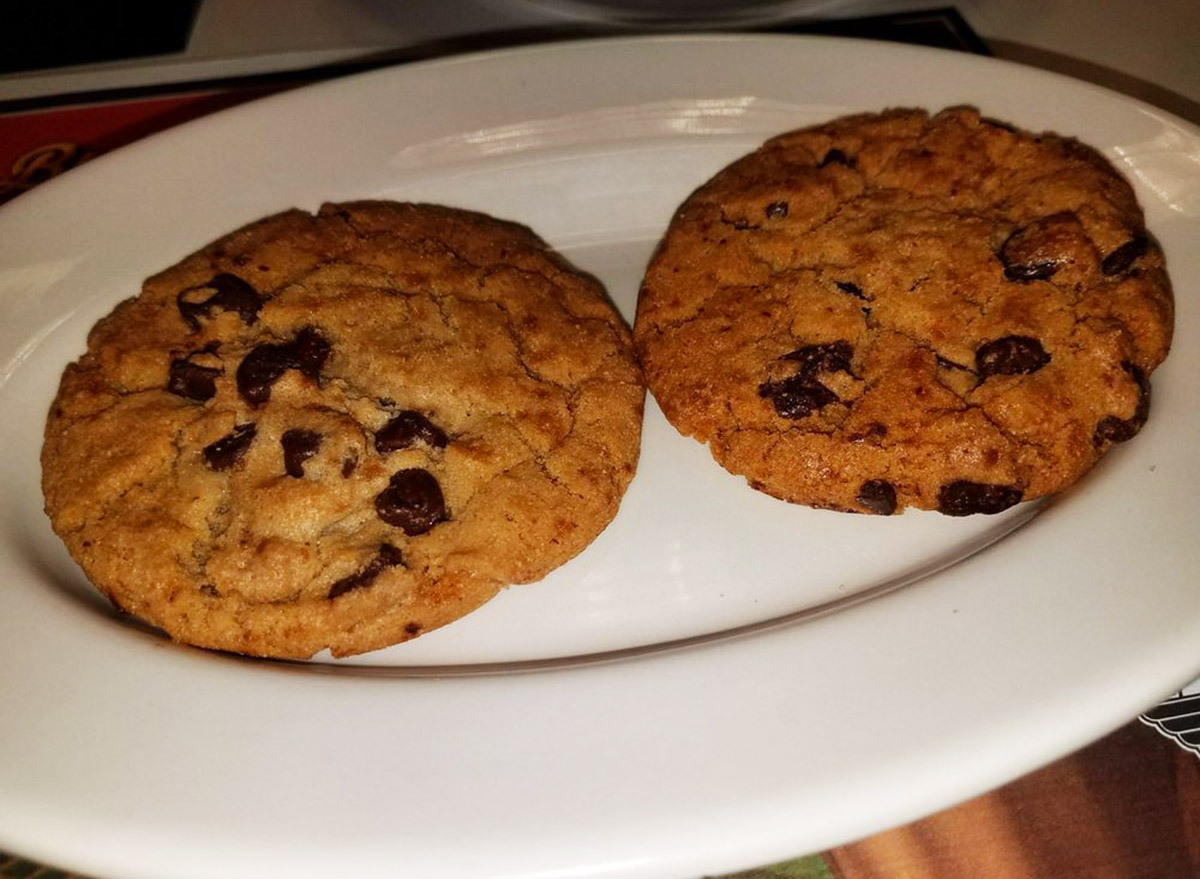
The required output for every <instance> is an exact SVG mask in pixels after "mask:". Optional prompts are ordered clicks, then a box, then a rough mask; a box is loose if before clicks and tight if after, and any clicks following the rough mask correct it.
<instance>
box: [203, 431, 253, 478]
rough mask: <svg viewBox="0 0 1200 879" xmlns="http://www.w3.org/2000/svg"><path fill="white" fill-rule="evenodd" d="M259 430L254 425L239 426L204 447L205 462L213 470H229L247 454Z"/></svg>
mask: <svg viewBox="0 0 1200 879" xmlns="http://www.w3.org/2000/svg"><path fill="white" fill-rule="evenodd" d="M257 432H258V429H257V428H256V427H255V426H254V425H253V424H239V425H237V426H236V427H234V429H233V430H232V431H231V432H230V433H227V434H226V435H225V436H223V437H221V438H220V439H219V440H217V441H216V442H214V443H210V444H209V445H207V446H205V447H204V461H205V463H207V464H208V466H209V467H211V468H212V469H213V470H228V469H229V468H230V467H232V466H233V465H234V464H236V463H237V462H238V461H240V460H242V456H243V455H245V454H246V450H247V449H248V448H250V443H252V442H253V441H254V434H255V433H257Z"/></svg>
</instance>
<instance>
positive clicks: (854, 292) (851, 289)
mask: <svg viewBox="0 0 1200 879" xmlns="http://www.w3.org/2000/svg"><path fill="white" fill-rule="evenodd" d="M834 283H836V284H837V288H838V289H839V290H841V291H842V292H843V293H849V294H850V295H851V296H853V297H854V298H855V299H862V300H863V301H864V302H865V301H866V300H867V296H866V294H865V293H863V291H862V287H860V286H858V284H852V283H851V282H849V281H835V282H834Z"/></svg>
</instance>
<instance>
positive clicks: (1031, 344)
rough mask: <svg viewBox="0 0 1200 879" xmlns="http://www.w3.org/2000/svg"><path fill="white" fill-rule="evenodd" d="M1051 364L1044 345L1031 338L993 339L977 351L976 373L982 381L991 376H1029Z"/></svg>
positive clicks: (1010, 337)
mask: <svg viewBox="0 0 1200 879" xmlns="http://www.w3.org/2000/svg"><path fill="white" fill-rule="evenodd" d="M1049 362H1050V355H1049V354H1047V353H1046V350H1045V349H1044V348H1043V347H1042V343H1041V342H1039V341H1038V340H1037V339H1033V338H1030V337H1029V336H1004V337H1002V338H999V339H993V340H992V341H990V342H987V343H985V344H983V345H980V346H979V348H978V349H977V350H976V351H975V371H976V372H977V373H979V377H980V379H985V378H987V377H988V376H990V375H1028V374H1029V373H1031V372H1037V371H1038V370H1039V369H1041V368H1042V367H1043V366H1045V365H1046V364H1047V363H1049Z"/></svg>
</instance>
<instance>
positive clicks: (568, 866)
mask: <svg viewBox="0 0 1200 879" xmlns="http://www.w3.org/2000/svg"><path fill="white" fill-rule="evenodd" d="M959 103H969V104H974V105H976V106H978V107H979V108H980V109H981V110H982V111H983V112H985V113H987V114H989V115H992V116H996V117H999V118H1003V119H1007V120H1011V121H1013V122H1015V123H1017V124H1019V125H1021V126H1023V127H1027V128H1034V129H1043V128H1051V129H1055V130H1057V131H1060V132H1063V133H1067V134H1073V135H1077V136H1079V137H1081V138H1082V139H1084V140H1086V141H1088V142H1090V143H1093V144H1095V145H1097V146H1099V147H1101V148H1102V149H1103V150H1104V151H1105V152H1106V154H1107V155H1108V156H1109V157H1110V158H1112V159H1113V160H1114V161H1115V162H1116V163H1117V165H1118V166H1119V167H1120V168H1121V169H1122V170H1123V171H1124V172H1125V173H1126V174H1127V175H1128V176H1129V177H1130V179H1131V180H1132V181H1133V183H1134V185H1135V186H1136V187H1137V190H1138V193H1139V196H1140V198H1141V200H1142V203H1143V205H1144V207H1145V209H1146V213H1147V217H1148V222H1149V225H1150V228H1151V230H1152V231H1153V232H1154V234H1156V235H1157V236H1158V238H1159V240H1160V241H1161V243H1162V245H1163V247H1164V249H1165V251H1166V254H1167V258H1168V261H1169V264H1170V267H1171V270H1172V273H1173V276H1174V279H1175V284H1176V296H1177V300H1178V305H1179V315H1178V327H1177V343H1176V347H1175V351H1174V353H1173V354H1172V355H1171V358H1170V359H1169V360H1168V362H1167V364H1166V365H1165V366H1164V367H1163V368H1162V369H1161V370H1160V371H1159V372H1158V373H1156V374H1155V376H1154V387H1155V391H1154V393H1155V403H1154V414H1153V417H1152V418H1151V419H1150V422H1149V424H1148V426H1147V427H1146V428H1145V430H1143V432H1142V434H1141V435H1140V436H1139V437H1138V438H1137V439H1136V440H1134V441H1133V442H1131V443H1129V444H1128V445H1127V446H1124V447H1121V448H1118V449H1116V450H1115V451H1114V452H1113V453H1112V454H1111V455H1110V456H1109V457H1108V458H1107V459H1106V460H1105V461H1104V462H1103V463H1102V465H1101V466H1100V467H1099V468H1097V470H1096V471H1095V472H1094V473H1093V474H1091V475H1090V476H1089V477H1088V478H1087V479H1086V480H1085V481H1084V482H1083V483H1082V484H1081V485H1079V486H1078V487H1077V488H1075V489H1074V490H1073V491H1071V492H1069V493H1068V494H1067V495H1066V496H1064V497H1063V498H1061V499H1060V500H1059V501H1058V502H1056V503H1054V504H1051V505H1044V506H1042V507H1041V508H1038V507H1037V506H1035V505H1024V506H1022V507H1019V508H1017V509H1015V510H1013V511H1010V512H1009V513H1008V514H1006V515H1003V516H1000V517H995V518H987V517H976V518H971V519H966V520H953V519H947V518H943V517H940V516H937V515H935V514H923V513H919V512H913V513H908V514H906V515H904V516H902V517H896V518H893V519H884V518H871V517H863V516H846V515H840V514H836V513H829V512H821V511H816V510H809V509H805V508H800V507H793V506H788V505H786V504H782V503H779V502H776V501H773V500H771V499H770V498H767V497H765V496H763V495H760V494H757V493H755V492H753V491H751V490H750V489H748V488H747V487H746V486H745V485H744V484H743V483H742V482H741V480H739V479H736V478H734V477H732V476H729V475H728V474H726V473H725V472H724V471H722V470H721V469H720V468H719V467H718V466H717V465H716V464H714V463H713V462H712V460H711V459H710V458H709V456H708V454H707V452H706V451H705V450H704V449H703V448H702V447H700V446H699V445H697V444H695V443H693V442H691V441H690V440H686V439H683V438H681V437H679V436H678V435H677V434H675V432H674V431H673V430H672V429H671V428H670V427H669V425H667V423H666V422H665V420H664V419H663V418H662V415H661V413H659V411H658V410H657V409H656V408H655V407H654V405H653V403H651V404H650V405H649V407H648V413H647V421H646V431H645V443H644V451H643V457H642V462H641V467H640V470H639V474H638V476H637V478H636V479H635V481H634V484H633V486H632V487H631V489H630V491H629V494H628V496H627V497H626V500H625V503H624V505H623V506H622V509H621V512H620V515H619V516H618V517H617V519H616V521H615V522H614V523H613V524H612V526H611V527H610V528H609V529H608V530H607V531H606V532H605V533H604V534H603V535H601V537H600V538H599V539H598V540H597V541H596V542H595V543H594V544H593V545H592V546H591V547H590V548H589V549H588V550H587V551H586V552H585V553H584V554H583V555H582V556H580V557H579V558H578V559H576V560H575V561H573V562H571V563H570V564H568V565H567V566H565V567H563V568H562V569H560V570H559V571H557V572H555V573H554V574H553V575H551V576H550V577H549V578H547V579H546V580H545V581H544V582H542V583H539V584H534V585H531V586H526V587H521V588H518V589H512V590H510V591H508V592H507V593H505V594H503V595H502V596H500V597H499V598H498V599H496V600H495V601H493V602H492V603H491V604H489V605H488V606H487V607H485V608H484V609H482V610H481V611H479V612H477V613H476V614H473V615H472V616H470V617H468V618H466V619H464V620H462V621H460V622H459V623H456V624H454V625H453V626H450V627H447V628H445V629H443V630H440V631H437V632H433V633H431V634H429V635H427V636H425V637H423V638H421V639H419V640H417V641H416V642H413V643H412V644H408V645H402V646H400V647H396V648H392V649H389V650H384V651H379V652H378V653H374V654H369V655H367V656H364V657H357V658H354V659H351V660H346V661H342V662H336V661H333V660H331V659H329V658H327V657H318V658H317V659H316V660H315V661H314V662H312V663H307V664H303V663H301V664H282V663H267V662H254V661H248V660H238V659H234V658H230V657H225V656H218V655H211V654H206V653H203V652H201V651H196V650H191V649H188V648H183V647H178V646H174V645H171V644H169V643H168V642H166V641H165V640H164V639H162V638H160V637H159V636H157V635H155V634H154V633H151V632H147V631H144V630H142V629H140V628H137V627H135V626H133V625H130V624H129V623H127V622H123V621H121V620H118V619H117V618H116V617H115V616H114V615H113V614H112V613H111V612H109V610H108V609H107V608H106V606H105V604H104V602H103V601H101V600H99V599H98V598H97V597H96V596H95V595H94V593H93V592H92V591H91V590H90V589H89V587H87V585H86V583H85V581H84V579H83V577H82V575H81V574H80V572H79V571H78V570H77V569H76V568H75V566H74V565H73V564H72V563H71V561H70V560H69V559H68V558H67V556H66V554H65V552H64V551H63V550H62V548H61V547H60V546H59V544H58V542H57V540H56V539H55V538H54V536H53V535H52V534H51V533H50V530H49V527H48V525H47V523H46V521H45V517H44V516H43V515H42V513H41V497H40V492H39V488H38V451H39V447H40V440H41V436H40V434H41V427H42V421H43V418H44V414H45V411H46V408H47V406H48V404H49V401H50V398H51V397H52V395H53V392H54V388H55V386H56V384H57V379H58V375H59V373H60V372H61V369H62V367H63V366H64V365H65V363H66V362H68V361H69V360H71V359H72V358H74V357H76V356H78V354H79V353H80V351H82V348H83V342H84V336H85V334H86V331H87V329H88V327H90V326H91V324H92V323H93V322H94V321H95V320H96V319H97V318H99V317H100V316H101V315H103V314H104V313H106V312H107V311H108V310H109V309H110V308H111V307H112V306H113V305H114V304H115V303H116V302H117V301H118V300H120V299H121V298H124V297H125V296H128V295H131V294H132V293H134V292H136V290H137V289H138V286H139V283H140V280H141V279H142V278H143V277H145V276H147V275H149V274H151V273H152V272H155V271H157V270H159V269H161V268H164V267H165V266H167V265H169V264H171V263H173V262H175V261H177V260H178V259H179V258H180V257H182V256H183V255H184V254H186V253H188V252H190V251H192V250H193V249H195V248H197V247H199V246H201V245H203V244H205V243H206V242H208V241H209V240H211V239H213V238H215V237H217V236H218V235H220V234H222V233H224V232H226V231H229V230H231V229H233V228H236V227H237V226H240V225H241V224H243V223H245V222H248V221H249V220H252V219H254V218H257V217H259V216H262V215H264V214H267V213H270V212H273V211H276V210H280V209H283V208H286V207H290V206H293V205H296V206H300V207H305V208H310V209H311V208H315V207H316V206H317V205H318V204H319V203H320V202H321V201H323V200H327V199H328V200H345V199H351V198H361V197H383V198H395V199H405V200H430V201H438V202H443V203H449V204H456V205H460V206H463V207H469V208H474V209H478V210H484V211H488V212H491V213H494V214H496V215H499V216H502V217H507V218H511V219H515V220H518V221H521V222H524V223H527V224H529V225H531V226H532V227H533V228H535V229H536V230H537V231H539V232H540V233H541V234H542V235H544V236H545V237H546V238H547V239H549V240H550V242H551V243H552V244H554V245H555V246H557V247H559V248H560V249H561V250H563V251H564V252H565V253H566V254H567V255H568V256H569V257H570V258H571V259H573V260H574V261H575V262H576V263H577V264H578V265H580V266H581V267H583V268H584V269H586V270H588V271H591V272H593V273H595V274H596V275H597V276H599V277H600V278H601V279H602V280H603V281H604V282H605V283H606V285H607V286H608V289H609V291H610V294H611V296H612V297H613V299H614V301H615V302H616V303H617V305H618V306H619V307H620V308H621V309H622V310H623V312H624V313H625V315H626V317H628V318H630V319H632V316H633V309H634V303H635V298H636V290H637V284H638V280H639V278H640V275H641V272H642V269H643V267H644V265H645V262H646V259H647V258H648V256H649V254H650V251H651V248H652V247H653V245H654V242H655V240H656V239H657V237H658V236H659V235H660V234H661V232H662V230H663V228H664V226H665V224H666V222H667V220H668V218H669V216H670V214H671V212H672V210H673V208H674V207H675V205H676V204H678V202H679V201H680V200H681V199H682V198H683V197H684V196H685V195H687V193H688V192H689V191H690V190H691V189H692V188H694V187H695V186H696V185H698V184H699V183H700V182H702V181H703V180H704V179H706V178H707V177H708V176H709V175H710V174H711V173H713V172H714V171H715V170H717V169H718V168H719V167H721V166H722V165H724V164H725V163H726V162H728V161H729V160H731V159H732V158H734V157H735V156H737V155H740V154H742V153H743V152H746V151H747V150H749V149H751V148H753V147H754V146H755V145H756V144H757V143H759V142H760V141H761V140H763V139H764V138H766V137H767V136H769V135H771V134H773V133H776V132H778V131H782V130H785V129H788V128H791V127H796V126H799V125H803V124H807V123H814V122H818V121H822V120H824V119H828V118H830V117H833V116H836V115H838V114H841V113H844V112H850V111H860V110H878V109H882V108H884V107H888V106H896V105H908V106H925V107H929V108H940V107H942V106H946V105H951V104H959ZM1198 157H1200V135H1198V134H1197V132H1196V130H1195V129H1194V128H1192V127H1190V126H1189V125H1187V124H1186V123H1183V122H1180V121H1179V120H1177V119H1174V118H1172V117H1170V116H1168V115H1166V114H1164V113H1162V112H1159V111H1157V110H1155V109H1153V108H1150V107H1147V106H1143V105H1141V104H1137V103H1135V102H1132V101H1130V100H1127V99H1125V98H1122V97H1119V96H1117V95H1114V94H1112V93H1109V92H1105V91H1103V90H1100V89H1097V88H1094V87H1091V86H1088V85H1085V84H1082V83H1078V82H1075V81H1072V80H1067V79H1063V78H1060V77H1056V76H1052V75H1048V74H1045V73H1041V72H1037V71H1034V70H1030V69H1025V68H1021V67H1016V66H1012V65H1008V64H1004V63H1000V62H996V61H992V60H989V59H982V58H977V57H971V56H965V55H960V54H952V53H946V52H938V51H931V50H924V49H915V48H911V47H905V46H898V45H887V44H881V43H863V42H855V41H847V40H835V39H813V38H791V37H685V38H656V39H632V40H610V41H597V42H586V43H574V44H564V45H553V46H543V47H537V48H529V49H521V50H516V51H505V52H499V53H492V54H485V55H477V56H470V57H463V58H456V59H450V60H446V61H439V62H433V63H424V64H415V65H411V66H407V67H402V68H397V69H391V70H384V71H381V72H377V73H372V74H368V75H365V76H358V77H353V78H349V79H345V80H341V81H336V82H332V83H329V84H326V85H322V86H318V87H314V88H309V89H304V90H301V91H297V92H293V93H290V94H286V95H282V96H279V97H275V98H272V99H269V100H266V101H262V102H259V103H255V104H253V105H248V106H245V107H242V108H239V109H236V110H232V111H229V112H226V113H223V114H220V115H217V116H214V117H210V118H208V119H205V120H202V121H200V122H198V123H193V124H190V125H185V126H182V127H180V128H178V129H174V130H172V131H169V132H167V133H165V134H162V135H159V136H157V137H154V138H151V139H149V140H147V141H144V142H142V143H139V144H137V145H134V146H132V147H129V148H127V149H125V150H121V151H119V152H117V153H115V154H112V155H110V156H107V157H104V158H101V159H98V160H96V161H95V162H93V163H91V164H89V165H87V166H84V167H83V168H80V169H77V170H75V171H72V172H71V173H70V174H68V175H66V176H65V177H64V178H62V179H60V180H56V181H52V182H50V183H48V184H46V185H44V186H43V187H41V188H39V189H38V190H36V191H34V192H32V193H30V194H28V195H25V196H22V197H21V198H20V199H18V200H17V201H16V202H14V203H13V204H11V205H10V206H8V207H6V208H5V209H4V210H0V308H2V309H3V318H4V319H3V322H2V325H0V363H2V364H3V366H2V367H0V411H2V412H3V419H2V422H0V437H2V441H0V449H3V454H2V456H0V472H2V473H3V484H4V501H5V502H4V504H3V505H2V508H0V663H2V666H0V667H2V669H3V671H2V673H0V674H2V677H0V686H2V690H0V705H2V710H0V744H2V747H0V844H2V845H4V846H5V847H10V848H12V849H14V850H17V851H20V852H22V853H23V854H28V855H30V856H33V857H39V858H43V859H46V860H49V861H51V862H54V863H58V864H62V865H64V866H67V867H72V868H74V869H78V870H84V871H88V872H92V873H96V874H100V875H104V876H107V877H111V879H126V877H128V879H138V877H152V876H164V875H170V876H172V877H178V879H188V877H196V879H200V877H204V879H211V877H213V876H222V877H243V876H244V877H247V879H250V877H253V879H273V877H280V879H283V877H287V879H306V877H314V879H315V877H324V876H328V875H331V874H333V873H335V872H336V873H337V874H341V875H354V876H360V877H385V876H387V877H394V876H406V877H420V879H439V877H446V879H450V877H453V879H482V877H501V876H503V877H510V879H516V877H524V879H534V877H537V879H551V877H564V879H565V877H645V879H654V877H662V879H679V877H686V876H689V875H700V874H703V873H714V872H725V871H729V870H734V869H738V868H744V867H749V866H753V865H755V864H761V863H766V862H771V861H775V860H779V859H783V858H786V857H790V856H795V855H798V854H802V853H805V852H809V851H815V850H819V849H823V848H825V847H828V846H831V845H833V844H836V843H839V842H843V841H846V840H849V839H852V838H855V837H859V836H862V835H865V834H868V833H870V832H872V831H875V830H878V829H881V828H883V827H885V826H888V825H893V824H897V823H903V822H905V821H907V820H910V819H913V818H916V817H918V816H919V815H921V814H923V813H927V812H930V811H932V810H935V809H937V808H939V807H942V806H945V805H948V804H950V803H952V802H954V801H956V800H960V799H963V798H966V797H968V796H971V795H973V794H975V793H978V792H980V791H983V790H985V789H987V788H990V787H992V786H995V785H997V784H999V783H1001V782H1003V781H1006V780H1008V779H1010V778H1012V777H1014V776H1016V775H1018V774H1020V773H1022V772H1025V771H1027V770H1030V769H1032V768H1034V767H1035V766H1037V765H1039V764H1041V763H1044V762H1048V761H1050V760H1052V759H1054V758H1055V757H1058V756H1060V755H1062V754H1063V753H1066V752H1067V751H1069V750H1071V749H1073V748H1075V747H1078V746H1080V745H1083V744H1084V743H1085V742H1087V741H1089V740H1090V739H1092V738H1095V737H1097V736H1099V735H1101V734H1102V733H1104V732H1106V731H1107V730H1109V729H1111V728H1113V727H1115V726H1116V725H1118V724H1120V723H1121V722H1123V721H1125V720H1127V719H1128V718H1130V717H1132V716H1134V715H1135V714H1136V713H1137V712H1138V711H1139V710H1141V709H1143V708H1144V707H1146V706H1147V705H1149V704H1151V703H1152V702H1154V700H1155V699H1157V698H1159V697H1160V696H1162V695H1163V694H1165V693H1167V692H1168V691H1170V690H1171V689H1172V688H1173V687H1175V686H1177V685H1179V684H1181V683H1183V682H1185V681H1186V680H1187V679H1189V678H1190V677H1192V676H1193V675H1194V674H1195V673H1196V671H1197V669H1198V668H1200V589H1198V588H1196V578H1197V574H1196V571H1197V561H1198V557H1200V541H1197V540H1196V539H1195V528H1194V525H1193V521H1194V516H1195V514H1196V513H1197V512H1198V510H1197V506H1198V504H1197V498H1198V497H1200V443H1198V442H1197V437H1200V407H1197V406H1196V405H1195V394H1194V392H1192V391H1189V390H1188V389H1189V388H1190V387H1192V384H1191V376H1190V372H1191V371H1192V370H1194V369H1195V368H1196V365H1197V362H1198V361H1197V351H1196V346H1197V344H1198V341H1200V327H1198V326H1197V312H1196V310H1195V309H1194V308H1193V307H1192V300H1193V299H1194V298H1195V296H1196V293H1197V290H1196V287H1197V283H1198V281H1200V253H1198V252H1197V249H1196V248H1195V246H1194V242H1195V241H1196V240H1197V239H1198V238H1200V158H1198ZM1189 400H1190V401H1191V402H1189ZM985 547H986V549H985ZM900 586H904V587H905V588H902V589H901V588H898V587H900ZM868 598H869V599H872V600H869V601H868V600H866V599H868Z"/></svg>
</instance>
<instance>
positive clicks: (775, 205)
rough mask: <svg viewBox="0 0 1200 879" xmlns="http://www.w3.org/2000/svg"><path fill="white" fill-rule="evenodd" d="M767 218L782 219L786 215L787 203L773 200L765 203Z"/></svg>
mask: <svg viewBox="0 0 1200 879" xmlns="http://www.w3.org/2000/svg"><path fill="white" fill-rule="evenodd" d="M766 213H767V218H768V219H770V220H782V219H783V218H784V217H786V216H787V215H788V203H787V202H786V201H773V202H771V203H770V204H769V205H767V209H766Z"/></svg>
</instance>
